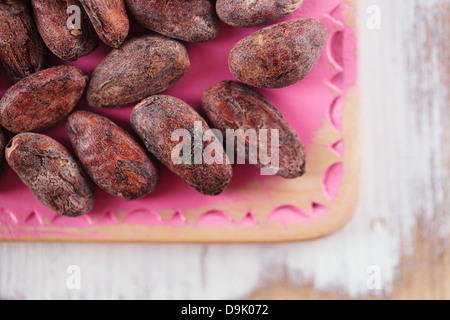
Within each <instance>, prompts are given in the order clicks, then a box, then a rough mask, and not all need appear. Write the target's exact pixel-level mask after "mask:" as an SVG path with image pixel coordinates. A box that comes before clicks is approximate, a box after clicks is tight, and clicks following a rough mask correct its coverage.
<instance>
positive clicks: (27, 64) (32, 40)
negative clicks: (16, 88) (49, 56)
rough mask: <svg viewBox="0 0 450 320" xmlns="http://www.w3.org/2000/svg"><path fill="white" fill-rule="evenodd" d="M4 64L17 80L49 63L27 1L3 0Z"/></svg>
mask: <svg viewBox="0 0 450 320" xmlns="http://www.w3.org/2000/svg"><path fill="white" fill-rule="evenodd" d="M0 64H1V65H2V66H3V68H4V69H5V71H6V74H7V75H8V76H9V77H10V78H11V80H13V81H14V82H17V81H19V80H20V79H23V78H25V77H27V76H29V75H31V74H33V73H35V72H36V71H39V70H41V69H43V68H44V67H45V45H44V42H43V41H42V39H41V36H40V35H39V32H38V30H37V28H36V25H35V23H34V21H33V17H32V16H31V11H30V10H29V9H28V7H27V5H26V4H25V3H24V2H23V1H20V0H0Z"/></svg>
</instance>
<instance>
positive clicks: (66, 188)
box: [6, 133, 94, 217]
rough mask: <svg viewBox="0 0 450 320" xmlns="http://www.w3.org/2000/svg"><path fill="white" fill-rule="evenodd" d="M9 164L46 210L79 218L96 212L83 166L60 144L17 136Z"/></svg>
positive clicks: (37, 136)
mask: <svg viewBox="0 0 450 320" xmlns="http://www.w3.org/2000/svg"><path fill="white" fill-rule="evenodd" d="M6 160H7V162H8V164H9V166H10V167H11V168H12V169H13V170H14V171H15V172H16V174H17V175H18V176H19V178H20V179H21V180H22V181H23V182H24V183H25V184H26V185H27V187H28V188H30V190H31V191H32V192H33V195H34V196H35V197H36V198H37V199H38V200H39V201H40V202H41V203H42V204H44V205H45V206H46V207H48V208H49V209H51V210H53V211H54V212H57V213H59V214H61V215H64V216H69V217H78V216H81V215H83V214H85V213H87V212H89V211H91V210H92V208H93V207H94V194H93V191H92V189H91V187H90V185H89V181H88V180H87V178H86V175H85V173H84V172H83V170H82V168H81V166H80V165H79V164H78V162H77V161H76V160H75V159H74V158H73V157H72V156H71V155H70V153H69V152H68V151H67V150H66V149H65V148H64V147H63V146H62V145H61V144H60V143H59V142H57V141H55V140H53V139H52V138H50V137H47V136H45V135H41V134H36V133H21V134H19V135H17V136H15V137H14V138H13V139H12V140H11V142H10V143H9V144H8V147H7V148H6Z"/></svg>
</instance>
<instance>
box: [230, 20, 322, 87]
mask: <svg viewBox="0 0 450 320" xmlns="http://www.w3.org/2000/svg"><path fill="white" fill-rule="evenodd" d="M327 34H328V33H327V29H326V28H325V27H324V25H323V24H322V23H320V22H319V21H317V20H314V19H309V18H302V19H297V20H291V21H286V22H282V23H279V24H276V25H273V26H270V27H267V28H264V29H262V30H260V31H258V32H256V33H254V34H252V35H250V36H248V37H247V38H244V39H242V40H241V41H239V42H238V43H237V44H236V45H235V46H234V48H233V49H232V50H231V52H230V56H229V66H230V71H231V73H232V74H233V75H234V76H235V77H236V79H238V80H240V81H242V82H244V83H246V84H249V85H251V86H254V87H260V88H283V87H287V86H290V85H293V84H295V83H297V82H299V81H300V80H302V79H304V78H305V77H306V76H307V75H308V73H309V72H310V71H311V70H312V68H313V67H314V66H315V64H316V63H317V61H318V59H319V57H320V55H321V53H322V50H323V48H324V47H325V44H326V41H327Z"/></svg>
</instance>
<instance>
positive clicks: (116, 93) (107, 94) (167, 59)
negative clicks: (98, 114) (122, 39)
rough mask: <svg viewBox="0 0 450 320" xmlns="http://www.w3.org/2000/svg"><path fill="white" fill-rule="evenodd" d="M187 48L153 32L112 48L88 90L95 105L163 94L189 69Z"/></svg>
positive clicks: (89, 98) (133, 100)
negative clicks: (117, 47) (119, 46)
mask: <svg viewBox="0 0 450 320" xmlns="http://www.w3.org/2000/svg"><path fill="white" fill-rule="evenodd" d="M189 66H190V62H189V56H188V54H187V51H186V48H185V47H184V46H183V45H182V44H181V43H180V42H178V41H176V40H173V39H169V38H167V37H165V36H161V35H157V34H153V35H148V36H143V37H138V38H134V39H131V40H130V41H127V42H126V43H124V44H123V46H122V47H121V48H120V49H114V50H112V51H111V52H110V53H109V55H108V56H107V57H106V58H105V59H104V60H103V61H102V62H101V63H100V64H99V65H98V66H97V68H96V69H95V71H94V73H93V75H92V78H91V81H90V83H89V87H88V90H87V99H88V103H89V104H90V105H91V106H95V107H108V108H112V107H118V106H122V105H126V104H131V103H135V102H138V101H141V100H142V99H144V98H146V97H148V96H150V95H153V94H158V93H161V92H163V91H165V90H167V89H169V88H170V87H172V86H173V85H174V84H175V83H176V82H178V81H179V80H180V79H181V78H182V77H183V76H184V75H185V73H186V72H187V71H188V70H189Z"/></svg>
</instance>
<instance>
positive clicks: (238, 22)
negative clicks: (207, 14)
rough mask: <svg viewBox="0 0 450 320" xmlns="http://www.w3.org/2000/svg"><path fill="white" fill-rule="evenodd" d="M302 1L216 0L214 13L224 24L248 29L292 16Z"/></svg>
mask: <svg viewBox="0 0 450 320" xmlns="http://www.w3.org/2000/svg"><path fill="white" fill-rule="evenodd" d="M302 4H303V0H258V1H248V0H217V3H216V11H217V15H218V16H219V18H220V20H222V21H223V22H225V23H226V24H228V25H230V26H233V27H238V28H249V27H255V26H259V25H262V24H265V23H268V22H271V21H274V20H277V19H280V18H283V17H286V16H289V15H291V14H293V13H294V12H295V11H297V10H298V8H300V7H301V5H302Z"/></svg>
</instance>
